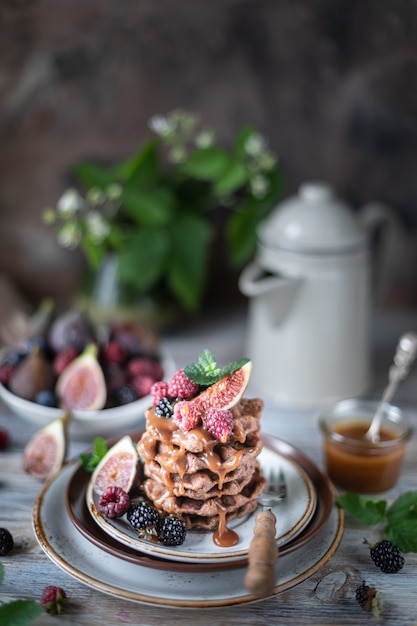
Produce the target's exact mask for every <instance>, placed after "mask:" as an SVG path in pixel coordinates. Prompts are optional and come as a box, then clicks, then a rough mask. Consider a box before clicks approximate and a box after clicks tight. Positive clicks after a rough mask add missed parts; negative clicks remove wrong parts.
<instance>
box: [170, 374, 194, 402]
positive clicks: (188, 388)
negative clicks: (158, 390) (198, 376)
mask: <svg viewBox="0 0 417 626" xmlns="http://www.w3.org/2000/svg"><path fill="white" fill-rule="evenodd" d="M199 390H200V385H197V383H195V382H194V381H193V380H190V379H189V378H188V376H186V375H185V374H184V370H183V369H180V370H178V371H176V372H175V374H173V375H172V376H171V378H170V379H169V381H168V394H166V395H168V396H176V397H177V398H181V399H182V400H191V398H194V396H196V395H197V394H198V392H199Z"/></svg>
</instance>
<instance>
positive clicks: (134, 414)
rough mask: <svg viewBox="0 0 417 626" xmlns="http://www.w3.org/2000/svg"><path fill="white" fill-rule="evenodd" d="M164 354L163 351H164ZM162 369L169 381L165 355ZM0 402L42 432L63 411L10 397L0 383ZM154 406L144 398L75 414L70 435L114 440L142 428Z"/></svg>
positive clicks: (149, 398)
mask: <svg viewBox="0 0 417 626" xmlns="http://www.w3.org/2000/svg"><path fill="white" fill-rule="evenodd" d="M162 352H163V351H162ZM162 365H163V368H164V378H169V377H170V376H171V374H173V373H174V371H175V370H176V366H175V363H174V361H173V360H172V358H171V357H170V355H169V354H167V353H166V352H165V353H164V352H163V356H162ZM0 398H1V399H2V400H3V402H4V404H5V405H6V406H7V407H8V408H9V409H10V410H11V411H12V413H15V414H16V415H19V417H21V418H23V419H24V420H25V421H27V422H30V423H32V424H34V425H35V426H37V427H38V428H42V427H43V426H46V425H47V424H49V423H50V422H52V420H54V419H57V418H58V417H61V415H62V414H63V410H62V409H57V408H53V407H48V406H42V405H41V404H37V403H36V402H30V401H29V400H25V399H24V398H20V397H19V396H16V395H15V394H14V393H11V392H10V391H9V390H8V389H6V387H5V386H4V385H2V384H1V383H0ZM151 405H152V396H150V395H149V396H145V397H143V398H141V399H140V400H136V401H135V402H130V403H129V404H124V405H123V406H118V407H114V408H111V409H101V410H100V411H73V412H72V419H71V421H70V423H69V434H70V436H71V435H73V436H74V437H76V438H77V439H83V440H89V441H91V439H92V438H94V437H105V438H107V437H112V436H115V435H120V433H121V432H123V431H126V430H129V429H132V428H139V427H140V426H141V424H142V423H143V422H144V413H145V411H146V409H147V408H148V407H149V406H151Z"/></svg>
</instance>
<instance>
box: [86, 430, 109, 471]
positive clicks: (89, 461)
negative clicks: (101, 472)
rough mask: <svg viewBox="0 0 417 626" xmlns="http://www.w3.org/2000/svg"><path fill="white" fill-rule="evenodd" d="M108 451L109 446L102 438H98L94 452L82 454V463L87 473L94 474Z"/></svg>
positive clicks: (95, 441) (95, 440)
mask: <svg viewBox="0 0 417 626" xmlns="http://www.w3.org/2000/svg"><path fill="white" fill-rule="evenodd" d="M107 451H108V447H107V444H106V442H105V440H104V439H103V438H102V437H96V439H94V445H93V451H92V452H82V453H81V454H80V459H81V463H82V465H83V467H84V469H86V470H87V472H93V471H94V470H95V468H96V467H97V465H98V464H99V463H100V461H101V459H102V458H103V457H104V456H105V454H106V453H107Z"/></svg>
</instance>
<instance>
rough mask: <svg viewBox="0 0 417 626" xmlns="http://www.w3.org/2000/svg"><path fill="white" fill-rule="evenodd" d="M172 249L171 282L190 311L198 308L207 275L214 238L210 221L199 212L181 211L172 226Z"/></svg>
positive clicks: (180, 299)
mask: <svg viewBox="0 0 417 626" xmlns="http://www.w3.org/2000/svg"><path fill="white" fill-rule="evenodd" d="M170 235H171V237H172V250H171V258H170V264H169V267H168V268H167V270H168V276H167V280H168V285H169V288H170V289H171V291H172V293H174V294H175V295H176V297H177V298H178V300H179V301H180V302H181V304H182V305H183V306H184V308H185V309H186V310H188V311H195V310H197V308H198V306H199V304H200V301H201V297H202V294H203V292H204V287H205V284H206V276H207V258H208V252H209V246H210V243H211V241H212V239H213V231H212V227H211V225H210V224H209V223H208V222H207V220H205V219H204V218H203V217H200V216H198V215H191V214H188V215H179V216H178V219H177V220H176V221H175V223H174V224H173V225H172V227H171V229H170Z"/></svg>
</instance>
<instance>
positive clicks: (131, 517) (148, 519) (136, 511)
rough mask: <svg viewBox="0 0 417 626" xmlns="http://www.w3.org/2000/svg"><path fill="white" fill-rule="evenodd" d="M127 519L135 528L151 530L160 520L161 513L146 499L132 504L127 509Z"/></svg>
mask: <svg viewBox="0 0 417 626" xmlns="http://www.w3.org/2000/svg"><path fill="white" fill-rule="evenodd" d="M126 517H127V521H128V522H129V524H130V525H131V526H132V528H134V529H135V530H139V531H140V530H151V529H152V528H155V527H156V525H157V524H158V522H159V513H158V511H157V510H156V508H155V507H154V506H152V505H150V504H148V503H147V502H145V501H144V500H140V502H136V503H133V504H131V505H130V507H129V509H128V511H127V516H126Z"/></svg>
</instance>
